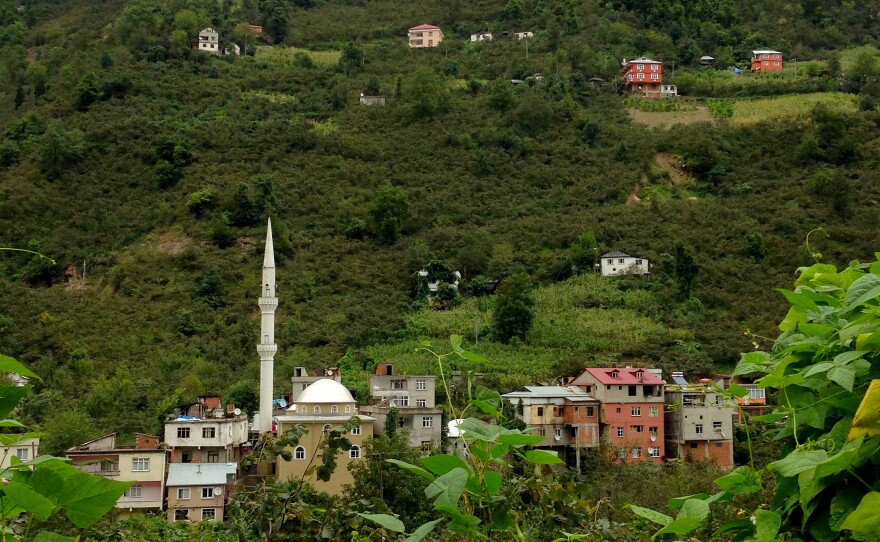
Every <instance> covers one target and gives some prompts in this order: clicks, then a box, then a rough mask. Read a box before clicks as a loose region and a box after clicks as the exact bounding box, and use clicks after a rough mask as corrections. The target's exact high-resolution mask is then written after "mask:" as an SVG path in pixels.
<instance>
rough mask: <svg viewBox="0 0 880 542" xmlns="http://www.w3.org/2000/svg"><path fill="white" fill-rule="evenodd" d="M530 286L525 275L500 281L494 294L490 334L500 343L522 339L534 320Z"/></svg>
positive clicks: (533, 304) (533, 301) (533, 302)
mask: <svg viewBox="0 0 880 542" xmlns="http://www.w3.org/2000/svg"><path fill="white" fill-rule="evenodd" d="M531 287H532V285H531V281H530V280H529V278H528V277H527V276H526V275H513V276H512V277H508V278H506V279H504V280H503V281H501V284H500V285H499V286H498V290H497V292H496V293H495V309H494V311H493V312H492V332H493V334H494V335H495V337H496V338H497V339H498V340H500V341H501V342H504V343H506V342H510V340H511V339H513V338H514V337H517V338H519V339H524V338H525V337H526V334H527V333H528V332H529V329H530V328H531V327H532V320H534V318H535V309H534V306H535V300H534V297H532V294H531V292H530V289H531Z"/></svg>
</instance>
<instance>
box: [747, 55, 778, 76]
mask: <svg viewBox="0 0 880 542" xmlns="http://www.w3.org/2000/svg"><path fill="white" fill-rule="evenodd" d="M782 66H783V63H782V53H780V52H779V51H773V50H770V49H762V50H759V51H752V73H761V72H778V71H782Z"/></svg>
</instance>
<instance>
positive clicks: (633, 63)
mask: <svg viewBox="0 0 880 542" xmlns="http://www.w3.org/2000/svg"><path fill="white" fill-rule="evenodd" d="M620 77H621V78H622V79H623V84H624V86H625V87H626V90H628V91H629V92H632V93H634V94H641V95H642V96H644V97H646V98H658V97H660V90H661V85H662V84H663V63H662V62H659V61H657V60H651V59H650V58H647V57H644V56H643V57H641V58H637V59H635V60H630V61H629V62H627V60H626V59H625V58H624V59H623V63H622V64H621V68H620Z"/></svg>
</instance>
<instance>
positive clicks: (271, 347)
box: [257, 344, 278, 354]
mask: <svg viewBox="0 0 880 542" xmlns="http://www.w3.org/2000/svg"><path fill="white" fill-rule="evenodd" d="M277 351H278V345H277V344H258V345H257V352H259V353H260V354H262V353H267V354H274V353H275V352H277Z"/></svg>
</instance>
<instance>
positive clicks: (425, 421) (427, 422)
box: [422, 416, 434, 429]
mask: <svg viewBox="0 0 880 542" xmlns="http://www.w3.org/2000/svg"><path fill="white" fill-rule="evenodd" d="M432 427H434V417H433V416H422V429H430V428H432Z"/></svg>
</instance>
